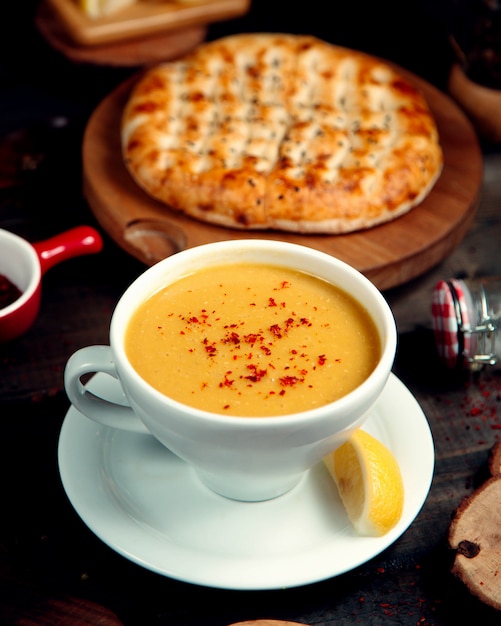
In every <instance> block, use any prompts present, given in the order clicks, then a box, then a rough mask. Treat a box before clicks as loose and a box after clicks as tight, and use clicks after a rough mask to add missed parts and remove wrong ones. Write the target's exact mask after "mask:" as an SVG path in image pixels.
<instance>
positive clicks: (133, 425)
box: [64, 346, 149, 434]
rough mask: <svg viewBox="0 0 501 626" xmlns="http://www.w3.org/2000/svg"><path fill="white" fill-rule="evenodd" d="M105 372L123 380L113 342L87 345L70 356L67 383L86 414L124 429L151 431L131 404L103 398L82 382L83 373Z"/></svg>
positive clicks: (77, 407) (146, 432)
mask: <svg viewBox="0 0 501 626" xmlns="http://www.w3.org/2000/svg"><path fill="white" fill-rule="evenodd" d="M98 372H102V373H104V374H108V375H109V376H112V377H113V378H115V379H116V380H118V381H119V378H118V374H117V370H116V367H115V364H114V362H113V359H112V354H111V348H110V347H109V346H87V347H85V348H81V349H80V350H77V351H76V352H75V353H74V354H72V356H71V357H70V358H69V359H68V362H67V363H66V368H65V371H64V386H65V389H66V393H67V395H68V398H69V399H70V401H71V403H72V404H73V406H74V407H75V408H76V409H77V410H78V411H80V413H82V414H83V415H85V416H86V417H88V418H90V419H92V420H94V421H95V422H98V423H99V424H103V425H104V426H111V427H112V428H118V429H120V430H127V431H130V432H134V433H141V434H149V431H148V429H147V428H146V426H145V425H144V424H143V422H142V421H141V420H140V418H139V417H138V416H137V415H136V414H135V413H134V411H133V410H132V408H131V407H130V406H125V405H122V404H119V403H118V402H113V401H112V400H106V399H105V398H101V397H99V396H97V395H95V394H94V393H92V391H90V390H89V389H88V388H87V387H85V385H83V384H82V380H81V379H82V376H84V375H85V374H95V373H98Z"/></svg>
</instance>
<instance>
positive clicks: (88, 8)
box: [77, 0, 138, 19]
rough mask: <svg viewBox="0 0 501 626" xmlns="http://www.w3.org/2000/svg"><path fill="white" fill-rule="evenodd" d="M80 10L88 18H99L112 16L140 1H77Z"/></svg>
mask: <svg viewBox="0 0 501 626" xmlns="http://www.w3.org/2000/svg"><path fill="white" fill-rule="evenodd" d="M77 1H78V6H79V7H80V9H81V10H82V11H83V12H84V13H85V15H87V17H91V18H93V19H94V18H98V17H103V16H104V15H110V14H111V13H114V12H115V11H118V10H119V9H123V8H124V7H128V6H130V5H131V4H136V2H137V1H138V0H77Z"/></svg>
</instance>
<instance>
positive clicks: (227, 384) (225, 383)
mask: <svg viewBox="0 0 501 626" xmlns="http://www.w3.org/2000/svg"><path fill="white" fill-rule="evenodd" d="M228 374H231V371H229V372H226V374H225V375H224V379H223V382H221V383H219V387H221V388H222V387H231V386H232V385H233V383H234V382H235V381H234V380H230V379H229V378H228Z"/></svg>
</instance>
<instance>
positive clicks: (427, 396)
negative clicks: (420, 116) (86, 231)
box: [0, 18, 501, 626]
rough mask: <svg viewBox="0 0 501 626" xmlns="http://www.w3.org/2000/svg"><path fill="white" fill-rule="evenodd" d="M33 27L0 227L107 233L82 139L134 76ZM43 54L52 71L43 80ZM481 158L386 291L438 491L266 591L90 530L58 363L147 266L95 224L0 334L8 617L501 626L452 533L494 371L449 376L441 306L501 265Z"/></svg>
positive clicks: (15, 91) (488, 168)
mask: <svg viewBox="0 0 501 626" xmlns="http://www.w3.org/2000/svg"><path fill="white" fill-rule="evenodd" d="M20 19H21V18H20ZM28 34H29V36H30V39H29V40H30V41H32V42H33V41H35V42H36V43H35V44H31V45H34V46H36V47H35V50H36V54H35V55H34V56H33V55H31V56H30V59H31V63H32V64H33V62H34V61H33V59H36V63H35V65H34V67H31V65H30V63H29V62H28V55H25V54H24V53H23V52H20V56H19V58H18V60H17V62H16V63H17V64H16V65H14V66H13V67H10V66H3V77H4V80H3V81H2V95H3V97H2V100H1V102H2V106H1V109H0V132H1V134H2V141H1V142H0V227H1V228H8V229H9V230H12V231H14V232H17V233H18V234H21V235H23V236H25V237H26V238H28V239H29V240H30V241H38V240H41V239H44V238H47V237H49V236H51V235H53V234H55V233H57V232H60V231H62V230H65V229H66V228H70V227H72V226H74V225H77V224H82V223H86V224H91V225H94V226H96V227H97V228H98V229H99V225H98V224H97V223H96V222H94V218H93V214H92V212H91V211H90V210H89V208H88V206H87V204H86V202H85V200H84V199H83V197H82V194H81V162H80V147H81V139H82V133H83V128H84V127H85V123H86V121H87V119H88V116H89V114H90V112H91V111H92V110H93V108H94V106H95V105H96V103H97V102H99V101H100V99H101V98H102V96H103V95H105V94H106V93H108V92H110V91H111V89H112V88H113V87H114V86H116V85H118V84H120V83H121V82H122V80H123V79H124V73H121V72H118V73H117V72H116V70H114V71H113V72H111V71H107V70H106V69H104V68H92V67H87V66H82V67H77V68H75V67H74V66H73V65H72V64H71V63H70V62H69V61H67V60H66V59H62V58H60V57H58V56H57V54H56V53H55V52H53V51H51V50H50V49H48V48H47V46H46V44H45V43H44V42H43V41H40V40H36V35H33V33H32V32H31V31H30V30H29V29H28ZM22 50H25V49H24V48H23V49H22ZM395 60H398V59H395ZM28 67H29V68H31V69H30V71H29V72H26V71H25V72H24V73H23V72H21V71H19V70H26V69H27V68H28ZM48 67H50V68H52V69H51V71H52V72H54V73H53V74H52V76H53V78H52V79H50V77H48V75H46V76H45V78H44V80H42V79H41V78H40V76H41V75H42V74H43V72H44V68H48ZM411 69H413V70H415V68H411ZM15 70H16V71H15ZM20 76H22V80H21V79H20ZM89 85H90V86H91V87H90V86H89ZM73 88H75V89H76V91H75V90H74V89H73ZM48 120H50V123H49V122H48ZM66 122H67V123H66ZM26 128H30V133H29V134H28V135H26V134H25V132H24V129H26ZM14 131H15V132H14ZM20 155H24V156H23V157H22V158H19V157H20ZM483 156H484V160H485V161H484V173H483V182H482V188H481V194H480V203H479V210H478V213H477V215H476V217H475V220H474V222H473V224H472V225H471V227H470V229H469V231H468V232H467V234H466V235H465V237H464V239H463V240H462V242H461V243H460V244H459V245H458V246H457V247H456V248H455V249H454V250H453V251H452V252H451V254H450V255H448V256H447V257H446V258H445V259H444V260H443V261H441V262H440V263H439V264H438V265H436V266H434V267H433V268H431V269H430V270H429V271H427V272H426V273H425V274H423V275H421V276H419V277H417V278H414V279H413V280H412V281H410V282H408V283H406V284H404V285H401V286H399V287H395V288H392V289H389V290H387V291H385V296H386V297H387V299H388V301H389V303H390V305H391V307H392V309H393V311H394V314H395V318H396V321H397V327H398V333H399V347H398V353H397V358H396V361H395V366H394V373H395V374H396V375H397V376H398V377H399V378H400V379H401V380H402V381H403V382H404V384H405V385H406V386H407V387H408V388H409V389H410V390H411V391H412V393H413V394H414V395H415V397H416V399H417V400H418V402H419V404H420V406H421V407H422V409H423V411H424V413H425V415H426V418H427V420H428V422H429V424H430V428H431V431H432V433H433V438H434V444H435V454H436V466H435V472H434V478H433V483H432V486H431V490H430V493H429V496H428V498H427V499H426V502H425V504H424V506H423V508H422V510H421V511H420V513H419V515H418V516H417V518H416V519H415V521H414V522H413V523H412V525H411V526H410V527H409V529H408V530H407V531H406V532H405V533H404V534H403V535H402V536H401V537H400V538H399V539H398V540H397V541H396V542H395V543H394V544H393V545H391V546H390V547H389V548H387V549H386V550H385V551H384V552H383V553H381V554H380V555H379V556H377V557H375V558H373V559H372V560H371V561H369V562H367V563H365V564H363V565H361V566H359V567H357V568H356V569H354V570H352V571H350V572H347V573H345V574H343V575H340V576H338V577H335V578H330V579H327V580H324V581H321V582H317V583H315V584H311V585H305V586H301V587H297V588H293V589H280V590H272V591H234V590H231V591H230V590H225V589H213V588H210V587H202V586H197V585H192V584H190V583H186V582H180V581H177V580H174V579H171V578H169V577H166V576H161V575H159V574H155V573H154V572H151V571H149V570H147V569H145V568H143V567H140V566H139V565H136V564H134V563H132V562H131V561H129V560H128V559H126V558H125V557H123V556H121V555H119V554H118V553H116V552H114V551H113V550H111V549H110V548H108V547H107V546H106V545H105V544H104V543H103V542H102V541H100V539H98V538H97V537H96V536H95V535H94V534H93V533H92V532H91V531H90V530H89V529H88V528H87V526H86V525H85V524H84V523H83V522H82V520H81V519H80V518H79V516H78V515H77V514H76V512H75V511H74V510H73V508H72V506H71V505H70V504H69V502H68V499H67V497H66V494H65V492H64V490H63V488H62V485H61V482H60V478H59V473H58V466H57V443H58V437H59V432H60V429H61V425H62V423H63V420H64V418H65V415H66V413H67V411H68V408H69V403H68V400H67V398H66V396H65V393H64V390H63V369H64V365H65V363H66V360H67V359H68V357H69V356H70V355H71V354H72V353H73V352H74V351H75V350H76V349H78V348H79V347H81V346H85V345H89V344H97V343H107V340H108V337H107V334H108V326H109V321H110V317H111V313H112V310H113V307H114V305H115V303H116V301H117V299H118V298H119V296H120V294H121V293H122V291H123V290H124V289H125V288H126V286H127V285H128V284H129V283H130V282H131V281H132V280H133V279H134V278H135V277H136V276H137V275H138V274H139V273H140V272H141V271H142V270H143V269H144V265H142V263H141V262H140V261H139V260H137V259H135V258H133V257H132V256H130V255H128V254H127V253H126V252H125V251H124V250H123V249H122V248H121V247H119V246H118V245H117V244H116V243H115V242H114V241H113V239H112V238H110V237H109V236H108V235H107V233H106V232H103V231H101V232H102V234H103V238H104V243H105V245H104V250H103V252H102V253H100V254H99V255H95V256H89V257H82V258H77V259H72V260H70V261H67V262H65V263H63V264H61V265H58V266H56V267H54V268H53V269H51V270H50V271H49V272H48V273H47V274H46V276H45V277H44V281H43V294H42V306H41V311H40V315H39V317H38V319H37V320H36V323H35V325H34V326H33V327H32V329H31V330H30V331H29V332H28V333H27V334H26V335H25V336H24V337H22V338H20V339H19V340H17V341H15V342H13V343H11V344H8V345H3V346H0V368H1V369H0V371H1V375H0V423H1V428H2V430H1V437H0V487H1V494H2V497H1V515H0V623H1V624H6V625H8V624H12V625H15V624H30V625H31V624H56V623H57V624H62V625H63V626H69V625H73V624H75V625H77V624H78V625H79V626H81V625H83V626H85V625H86V624H89V625H90V624H97V623H99V624H104V625H109V626H116V625H119V624H123V625H124V626H171V625H174V626H177V625H179V626H229V625H230V624H233V623H236V622H245V621H249V620H259V619H265V618H266V619H269V620H282V621H289V622H297V623H301V624H310V625H315V626H333V625H334V624H336V625H339V624H343V625H351V624H405V625H409V626H411V625H412V626H415V625H416V624H420V625H437V626H442V625H444V626H445V625H447V626H448V625H451V624H456V623H457V622H459V621H464V622H466V623H471V622H473V621H474V620H475V623H479V624H482V625H487V626H489V625H491V624H492V625H494V624H499V622H500V620H501V615H500V614H499V612H497V611H495V610H493V609H491V608H490V607H488V606H486V605H485V604H482V603H481V602H480V601H479V600H478V599H476V598H475V597H473V596H472V595H470V594H469V593H468V592H467V591H466V589H465V587H464V586H463V584H462V583H461V582H459V581H458V580H456V579H455V578H454V576H453V575H452V574H451V571H450V568H451V564H452V560H453V557H454V554H453V552H452V551H451V549H450V548H449V547H448V543H447V532H448V528H449V524H450V520H451V515H452V514H453V512H454V510H455V509H456V507H457V506H458V505H459V504H460V502H461V501H462V500H463V498H464V497H465V496H467V495H468V494H471V493H472V491H473V490H474V489H475V488H476V487H477V486H478V485H480V484H481V483H482V482H483V481H484V480H485V478H486V476H487V460H488V454H489V450H490V449H491V447H492V446H493V444H494V443H495V442H497V441H498V440H499V439H501V429H500V428H501V404H500V399H501V371H500V370H495V369H493V370H490V371H485V372H482V373H481V374H480V375H477V376H468V375H457V374H453V373H451V372H449V371H446V370H445V369H444V368H443V367H442V365H441V363H440V362H439V360H438V357H437V354H436V350H435V343H434V338H433V332H432V327H431V316H430V304H431V292H432V289H433V287H434V285H435V284H436V282H437V281H438V280H439V279H441V278H448V277H452V276H478V275H495V274H501V255H500V254H499V245H500V243H501V150H499V149H497V148H496V147H492V146H483ZM14 157H15V158H14ZM465 158H466V159H467V158H468V155H467V154H465ZM20 163H22V171H19V166H20ZM500 523H501V520H500Z"/></svg>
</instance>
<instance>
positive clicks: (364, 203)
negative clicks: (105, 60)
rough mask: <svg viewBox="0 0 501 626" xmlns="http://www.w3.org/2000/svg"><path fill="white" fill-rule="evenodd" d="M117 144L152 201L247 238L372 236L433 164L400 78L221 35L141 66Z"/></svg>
mask: <svg viewBox="0 0 501 626" xmlns="http://www.w3.org/2000/svg"><path fill="white" fill-rule="evenodd" d="M121 138H122V156H123V159H124V163H125V165H126V167H127V169H128V171H129V172H130V174H131V176H132V178H133V179H134V180H135V181H136V183H137V184H138V185H139V186H140V187H142V188H143V189H144V191H145V192H146V193H148V194H149V195H150V196H151V197H153V198H155V199H156V200H159V201H160V202H162V203H164V204H165V205H166V206H167V207H169V209H170V210H174V211H179V212H182V213H184V214H186V215H188V216H191V217H193V218H195V219H197V220H201V221H204V222H209V223H212V224H216V225H219V226H224V227H229V228H237V229H247V230H256V229H277V230H284V231H293V232H300V233H310V234H311V233H324V234H338V233H347V232H351V231H354V230H359V229H364V228H369V227H372V226H375V225H377V224H381V223H384V222H387V221H389V220H393V219H395V218H397V217H398V216H400V215H403V214H404V213H406V212H407V211H409V210H410V209H412V208H413V207H415V206H416V205H418V204H419V203H420V202H421V201H422V200H423V198H425V196H426V195H427V194H428V193H429V192H430V190H431V188H432V187H433V185H434V184H435V182H436V180H437V178H438V177H439V175H440V172H441V169H442V166H443V154H442V150H441V147H440V142H439V136H438V132H437V128H436V124H435V121H434V118H433V116H432V114H431V112H430V110H429V108H428V105H427V103H426V101H425V99H424V96H423V95H422V94H421V92H420V91H419V90H418V89H417V88H416V87H415V86H413V85H412V84H411V82H410V81H409V80H408V79H406V78H404V77H403V76H402V75H400V74H399V72H398V71H396V70H395V69H393V67H391V66H390V65H389V64H388V63H386V62H384V61H381V60H380V59H377V58H375V57H372V56H370V55H367V54H364V53H360V52H356V51H353V50H349V49H346V48H342V47H339V46H335V45H332V44H329V43H327V42H324V41H321V40H319V39H317V38H315V37H312V36H307V35H289V34H280V33H249V34H239V35H231V36H229V37H225V38H222V39H219V40H216V41H212V42H209V43H204V44H202V45H200V46H199V47H198V48H197V49H195V50H194V51H192V52H191V53H190V54H189V55H187V56H186V57H184V58H182V59H180V60H176V61H173V62H169V63H163V64H160V65H157V66H155V67H152V68H149V69H148V70H146V71H145V73H144V74H143V76H142V77H141V78H140V79H139V80H138V82H137V83H136V84H135V86H134V88H133V90H132V92H131V94H130V96H129V99H128V101H127V103H126V106H125V109H124V111H123V117H122V126H121Z"/></svg>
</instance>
